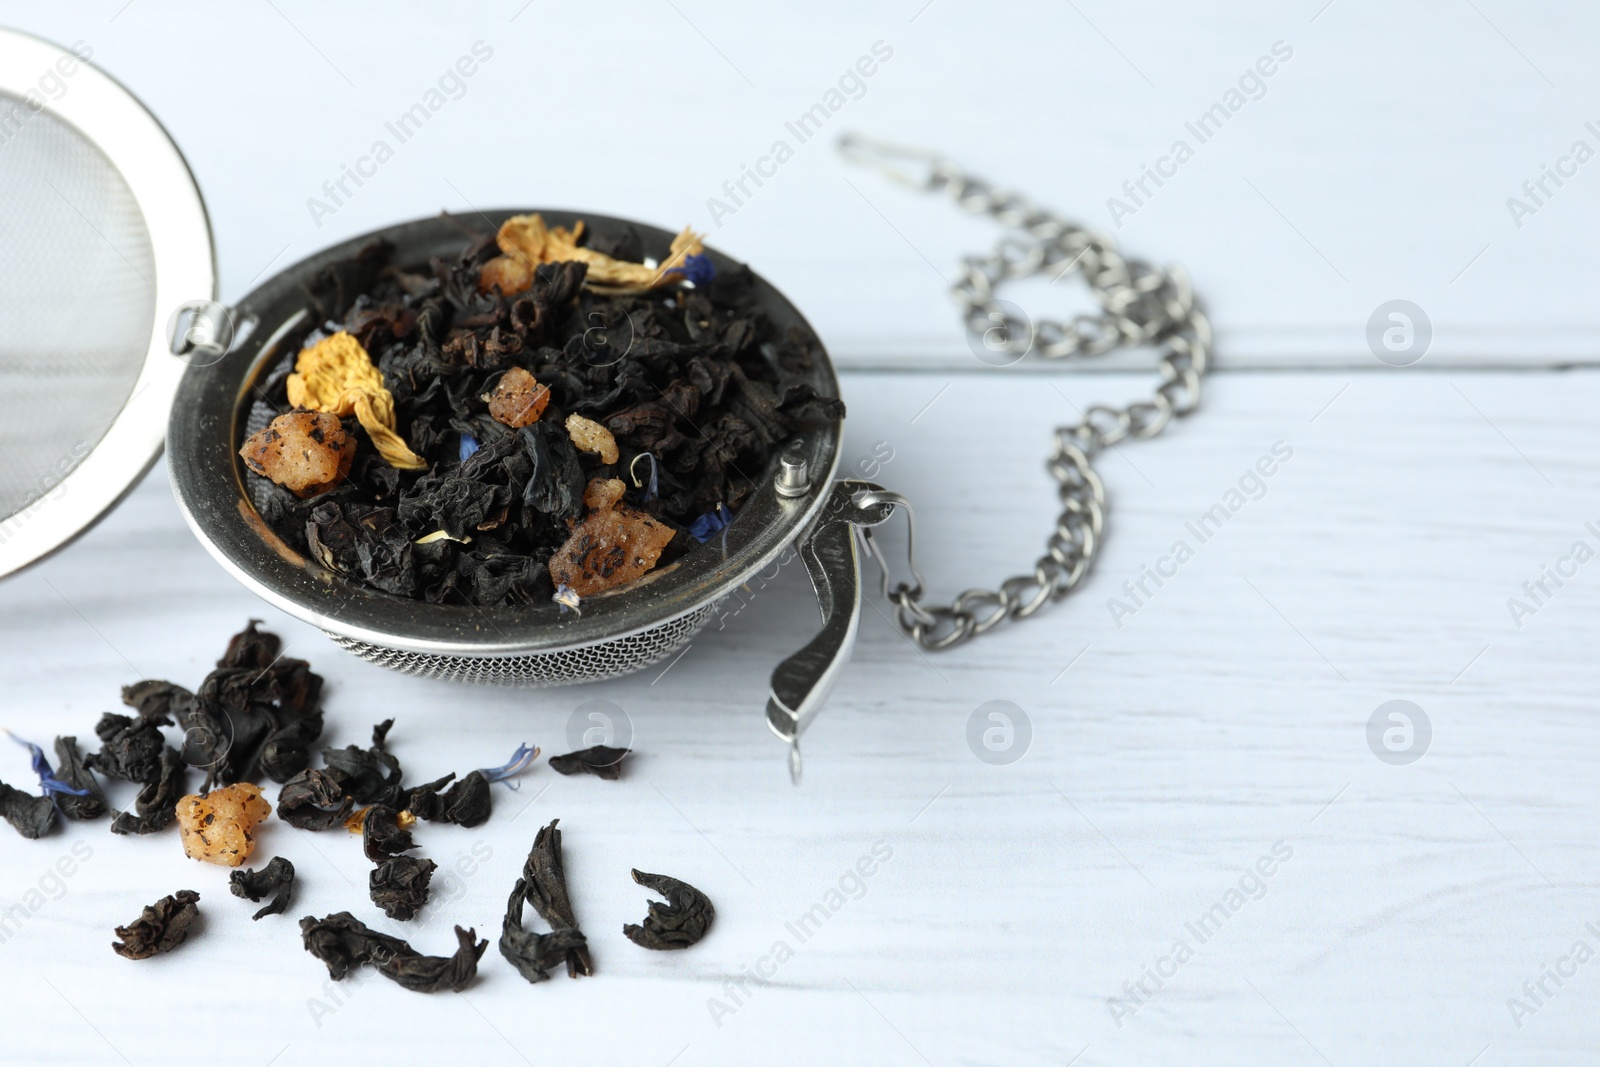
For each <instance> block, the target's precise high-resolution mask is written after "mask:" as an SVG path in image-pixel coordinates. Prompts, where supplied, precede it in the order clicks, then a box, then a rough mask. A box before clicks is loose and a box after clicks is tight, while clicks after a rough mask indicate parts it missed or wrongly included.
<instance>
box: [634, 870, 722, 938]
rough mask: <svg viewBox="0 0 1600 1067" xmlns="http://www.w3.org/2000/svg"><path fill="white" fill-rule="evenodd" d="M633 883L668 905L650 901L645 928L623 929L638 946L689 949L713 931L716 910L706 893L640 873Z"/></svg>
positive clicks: (672, 880) (684, 883)
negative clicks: (654, 892)
mask: <svg viewBox="0 0 1600 1067" xmlns="http://www.w3.org/2000/svg"><path fill="white" fill-rule="evenodd" d="M633 880H634V881H635V882H638V883H639V884H640V885H642V886H644V887H645V888H646V889H654V890H655V891H656V892H657V893H660V894H661V895H662V896H664V897H666V898H667V902H666V903H665V904H661V903H658V902H656V901H653V900H652V901H651V902H650V908H649V914H648V915H647V916H646V917H645V920H644V925H642V926H636V925H634V924H633V923H628V924H627V925H625V926H623V928H622V932H623V934H624V935H626V936H627V938H628V940H629V941H632V942H633V943H634V944H635V945H638V946H640V947H641V948H653V949H658V950H665V949H676V948H688V947H689V946H690V945H692V944H694V943H695V942H696V941H699V940H700V939H701V938H702V937H704V936H706V931H707V930H709V929H711V920H712V919H714V918H716V916H717V910H716V909H715V908H713V907H712V906H711V901H710V900H708V899H707V898H706V895H705V894H704V893H702V892H700V890H698V889H696V888H695V887H694V886H692V885H690V884H689V883H688V882H680V881H678V879H676V878H670V877H668V876H667V875H664V874H646V873H644V872H643V871H639V870H635V871H634V872H633Z"/></svg>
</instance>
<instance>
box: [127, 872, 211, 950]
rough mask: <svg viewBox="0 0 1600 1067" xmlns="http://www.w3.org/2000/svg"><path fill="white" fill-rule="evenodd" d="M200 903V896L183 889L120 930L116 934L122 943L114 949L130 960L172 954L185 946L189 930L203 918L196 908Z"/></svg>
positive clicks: (160, 901) (164, 898)
mask: <svg viewBox="0 0 1600 1067" xmlns="http://www.w3.org/2000/svg"><path fill="white" fill-rule="evenodd" d="M199 900H200V894H199V893H196V892H195V891H194V890H192V889H180V890H178V891H177V892H176V893H174V894H172V895H171V896H167V897H162V898H161V899H160V900H158V901H156V902H155V903H154V904H150V905H147V906H146V907H145V909H144V911H142V912H140V914H139V917H138V918H137V919H135V920H134V921H133V922H131V923H129V924H128V925H127V926H119V927H117V929H116V934H117V936H118V937H119V938H121V939H122V941H121V942H120V943H117V942H113V943H112V945H111V947H112V949H113V950H114V951H115V952H116V954H117V955H119V956H123V957H126V958H127V959H130V960H145V959H149V958H150V957H151V956H154V955H155V954H156V953H158V952H171V951H172V950H173V949H175V948H177V947H178V946H179V945H181V944H183V941H184V939H185V938H186V937H188V936H189V928H190V927H191V926H193V925H194V921H195V920H196V919H198V918H199V917H200V909H199V908H197V907H195V905H196V904H197V903H198V902H199Z"/></svg>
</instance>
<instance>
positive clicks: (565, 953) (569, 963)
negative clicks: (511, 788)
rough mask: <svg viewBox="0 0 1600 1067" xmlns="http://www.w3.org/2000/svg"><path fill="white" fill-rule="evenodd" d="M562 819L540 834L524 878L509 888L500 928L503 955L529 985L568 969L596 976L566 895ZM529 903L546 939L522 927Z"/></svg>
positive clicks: (570, 972) (542, 935) (586, 946)
mask: <svg viewBox="0 0 1600 1067" xmlns="http://www.w3.org/2000/svg"><path fill="white" fill-rule="evenodd" d="M558 822H560V820H559V819H553V820H551V822H550V825H548V826H546V827H543V828H542V829H540V831H539V833H538V835H537V836H536V837H534V839H533V849H532V850H531V851H530V852H529V853H528V860H527V862H526V863H525V864H523V867H522V877H521V878H518V879H517V882H516V885H514V886H513V887H512V889H511V898H510V899H509V900H508V901H507V902H506V916H505V920H504V922H503V923H502V924H501V928H500V954H501V955H502V956H504V957H505V958H506V959H507V960H508V961H510V963H511V965H512V966H513V967H515V968H516V969H517V973H518V974H520V975H522V977H524V978H526V979H527V980H528V981H530V982H542V981H544V980H545V979H547V978H549V977H550V971H551V969H552V968H554V967H557V966H559V965H561V964H562V963H565V964H566V967H567V974H568V976H569V977H572V978H576V977H578V976H579V975H588V974H593V973H594V964H593V963H592V962H591V961H590V959H589V942H588V939H587V938H585V937H584V936H583V931H582V930H580V929H578V920H577V917H576V916H574V915H573V912H572V901H571V900H570V899H569V898H568V896H567V876H566V870H565V868H564V866H563V864H562V861H561V831H560V830H559V829H557V828H556V823H558ZM523 904H528V905H530V906H532V908H533V910H534V911H536V912H538V913H539V916H540V918H542V919H544V921H545V922H546V923H547V924H548V925H549V926H550V932H549V933H548V934H538V933H533V932H531V931H528V930H524V929H523V928H522V906H523Z"/></svg>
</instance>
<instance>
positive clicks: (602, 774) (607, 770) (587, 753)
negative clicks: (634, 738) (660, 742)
mask: <svg viewBox="0 0 1600 1067" xmlns="http://www.w3.org/2000/svg"><path fill="white" fill-rule="evenodd" d="M631 751H633V750H632V749H628V748H611V747H609V746H607V745H594V746H591V747H590V748H581V749H579V750H578V751H576V752H568V753H567V754H566V755H565V756H551V757H550V768H551V770H554V771H556V772H557V773H559V774H592V775H594V776H595V777H596V778H605V779H607V780H609V781H613V782H614V781H616V780H617V779H618V778H620V777H621V776H622V757H624V756H626V755H627V754H628V753H629V752H631Z"/></svg>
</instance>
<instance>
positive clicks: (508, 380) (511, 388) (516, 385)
mask: <svg viewBox="0 0 1600 1067" xmlns="http://www.w3.org/2000/svg"><path fill="white" fill-rule="evenodd" d="M549 403H550V390H549V389H548V388H547V387H545V386H543V385H540V384H539V382H538V381H537V380H536V379H535V378H534V376H533V375H531V374H529V373H528V372H527V371H526V370H524V369H523V368H521V367H512V368H511V369H510V370H508V371H506V372H505V374H503V375H502V376H501V378H500V384H499V385H497V386H495V389H494V393H493V394H491V395H490V397H489V414H490V415H491V416H493V417H494V419H495V421H496V422H502V423H504V424H505V425H507V426H509V427H511V428H512V429H513V430H517V429H521V428H522V427H524V426H526V425H528V424H529V423H531V422H538V421H539V416H540V415H543V414H544V409H545V406H546V405H547V404H549Z"/></svg>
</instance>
